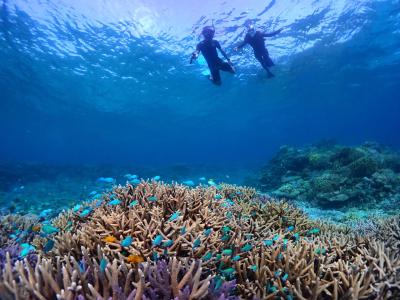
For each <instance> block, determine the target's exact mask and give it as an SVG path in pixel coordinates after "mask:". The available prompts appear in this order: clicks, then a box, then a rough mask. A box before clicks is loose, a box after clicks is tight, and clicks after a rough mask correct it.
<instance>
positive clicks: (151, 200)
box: [147, 196, 157, 202]
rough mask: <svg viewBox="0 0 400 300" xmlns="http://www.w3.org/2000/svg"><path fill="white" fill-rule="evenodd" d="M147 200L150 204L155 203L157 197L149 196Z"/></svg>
mask: <svg viewBox="0 0 400 300" xmlns="http://www.w3.org/2000/svg"><path fill="white" fill-rule="evenodd" d="M147 200H149V201H150V202H156V201H157V197H156V196H151V197H149V198H148V199H147Z"/></svg>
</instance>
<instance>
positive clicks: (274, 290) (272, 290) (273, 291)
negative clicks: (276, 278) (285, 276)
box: [268, 286, 278, 293]
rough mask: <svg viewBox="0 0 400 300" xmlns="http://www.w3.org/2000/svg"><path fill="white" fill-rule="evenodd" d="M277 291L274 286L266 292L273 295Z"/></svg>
mask: <svg viewBox="0 0 400 300" xmlns="http://www.w3.org/2000/svg"><path fill="white" fill-rule="evenodd" d="M277 290H278V289H277V288H276V287H275V286H271V287H270V288H269V290H268V291H269V292H271V293H275V292H276V291H277Z"/></svg>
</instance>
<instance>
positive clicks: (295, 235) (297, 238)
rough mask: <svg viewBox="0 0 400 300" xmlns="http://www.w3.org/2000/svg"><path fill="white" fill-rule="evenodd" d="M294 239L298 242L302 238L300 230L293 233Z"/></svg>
mask: <svg viewBox="0 0 400 300" xmlns="http://www.w3.org/2000/svg"><path fill="white" fill-rule="evenodd" d="M293 239H294V240H295V241H296V242H297V241H298V240H299V239H300V234H299V233H298V232H296V233H295V234H293Z"/></svg>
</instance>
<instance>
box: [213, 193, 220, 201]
mask: <svg viewBox="0 0 400 300" xmlns="http://www.w3.org/2000/svg"><path fill="white" fill-rule="evenodd" d="M214 199H215V200H220V199H222V195H221V194H215V196H214Z"/></svg>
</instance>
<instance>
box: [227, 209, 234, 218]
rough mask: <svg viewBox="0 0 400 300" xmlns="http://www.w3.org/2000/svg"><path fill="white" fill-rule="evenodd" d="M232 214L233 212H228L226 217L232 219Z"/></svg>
mask: <svg viewBox="0 0 400 300" xmlns="http://www.w3.org/2000/svg"><path fill="white" fill-rule="evenodd" d="M232 216H233V215H232V212H231V211H228V212H227V213H226V217H227V218H228V219H231V218H232Z"/></svg>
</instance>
